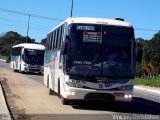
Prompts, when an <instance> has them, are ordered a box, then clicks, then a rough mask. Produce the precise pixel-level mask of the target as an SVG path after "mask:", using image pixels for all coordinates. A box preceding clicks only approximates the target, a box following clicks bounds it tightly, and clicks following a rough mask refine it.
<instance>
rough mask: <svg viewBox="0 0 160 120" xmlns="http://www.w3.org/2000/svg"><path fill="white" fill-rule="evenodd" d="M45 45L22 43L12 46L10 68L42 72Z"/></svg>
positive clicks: (20, 70)
mask: <svg viewBox="0 0 160 120" xmlns="http://www.w3.org/2000/svg"><path fill="white" fill-rule="evenodd" d="M44 51H45V46H43V45H40V44H33V43H22V44H18V45H15V46H13V47H12V50H11V68H12V69H13V70H14V71H19V72H21V73H24V72H38V73H40V74H42V73H43V65H44Z"/></svg>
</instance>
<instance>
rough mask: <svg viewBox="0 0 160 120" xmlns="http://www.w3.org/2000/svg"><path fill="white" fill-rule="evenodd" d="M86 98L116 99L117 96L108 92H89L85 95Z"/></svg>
mask: <svg viewBox="0 0 160 120" xmlns="http://www.w3.org/2000/svg"><path fill="white" fill-rule="evenodd" d="M84 99H86V100H109V101H113V100H115V96H114V95H112V94H108V93H88V94H87V95H85V97H84Z"/></svg>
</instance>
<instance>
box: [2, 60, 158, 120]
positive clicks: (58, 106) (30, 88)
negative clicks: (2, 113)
mask: <svg viewBox="0 0 160 120" xmlns="http://www.w3.org/2000/svg"><path fill="white" fill-rule="evenodd" d="M0 76H1V77H4V78H6V82H4V86H5V92H6V96H7V100H8V103H9V107H10V108H12V109H11V110H12V112H13V113H14V114H22V115H26V116H27V117H31V118H35V119H37V117H38V119H40V118H41V119H44V118H45V119H47V117H48V119H50V118H53V117H54V118H56V119H60V120H62V119H65V120H70V119H73V120H81V119H87V120H90V119H92V120H99V119H101V120H107V119H113V117H114V116H113V115H117V114H120V115H124V114H129V115H131V114H132V115H141V114H145V115H160V97H159V94H155V93H154V94H153V93H152V92H145V91H143V90H139V89H135V90H134V96H135V97H134V99H133V102H131V103H124V102H118V103H116V104H111V103H106V102H80V103H78V104H73V105H62V103H61V101H60V99H59V98H58V97H57V96H53V95H52V96H50V95H48V89H47V88H46V87H45V86H44V84H43V76H42V75H37V74H20V73H14V72H13V71H12V70H11V69H10V67H9V64H7V63H5V62H2V61H0ZM155 96H156V97H155ZM117 119H118V118H117ZM159 119H160V118H159Z"/></svg>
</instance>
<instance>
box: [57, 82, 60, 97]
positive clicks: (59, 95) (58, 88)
mask: <svg viewBox="0 0 160 120" xmlns="http://www.w3.org/2000/svg"><path fill="white" fill-rule="evenodd" d="M60 87H61V86H60V81H59V80H58V92H57V93H58V97H60V98H61V89H60Z"/></svg>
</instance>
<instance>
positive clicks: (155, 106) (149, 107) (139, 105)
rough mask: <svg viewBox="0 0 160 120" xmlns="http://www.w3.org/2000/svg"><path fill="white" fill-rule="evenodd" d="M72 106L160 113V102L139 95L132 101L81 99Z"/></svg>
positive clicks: (114, 110) (134, 112)
mask: <svg viewBox="0 0 160 120" xmlns="http://www.w3.org/2000/svg"><path fill="white" fill-rule="evenodd" d="M72 107H73V108H74V109H81V110H99V111H110V112H119V113H133V114H152V115H160V103H157V102H153V101H150V100H147V99H143V98H138V97H134V99H133V101H132V102H104V101H98V102H97V101H81V102H76V104H74V105H73V106H72Z"/></svg>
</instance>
